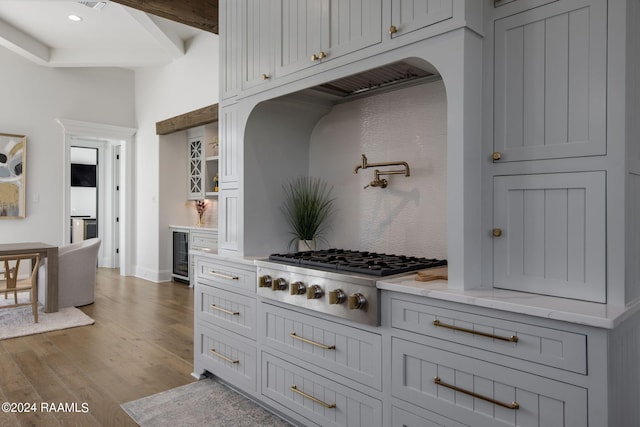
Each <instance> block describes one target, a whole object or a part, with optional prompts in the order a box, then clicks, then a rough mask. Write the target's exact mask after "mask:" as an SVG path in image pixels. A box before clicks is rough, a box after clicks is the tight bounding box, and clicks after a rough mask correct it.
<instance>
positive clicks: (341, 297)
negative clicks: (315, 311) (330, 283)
mask: <svg viewBox="0 0 640 427" xmlns="http://www.w3.org/2000/svg"><path fill="white" fill-rule="evenodd" d="M346 300H347V294H345V293H344V291H343V290H342V289H334V290H332V291H331V292H329V304H342V303H343V302H345V301H346Z"/></svg>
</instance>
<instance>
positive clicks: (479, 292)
mask: <svg viewBox="0 0 640 427" xmlns="http://www.w3.org/2000/svg"><path fill="white" fill-rule="evenodd" d="M414 276H415V275H414V274H410V275H407V276H402V277H397V278H393V279H388V280H385V279H382V280H379V281H378V282H377V287H378V289H382V290H387V291H395V292H401V293H405V294H410V295H417V296H422V297H427V298H433V299H437V300H442V301H451V302H457V303H462V304H468V305H473V306H477V307H485V308H492V309H496V310H503V311H508V312H513V313H520V314H526V315H530V316H536V317H544V318H548V319H554V320H560V321H564V322H570V323H576V324H581V325H587V326H593V327H596V328H605V329H613V328H615V327H616V326H618V325H619V324H620V323H622V322H623V321H624V319H626V318H627V317H629V316H631V315H632V314H633V313H635V312H636V311H638V310H639V309H640V301H637V302H635V303H634V304H630V305H628V306H620V305H611V304H599V303H593V302H586V301H578V300H572V299H567V298H557V297H551V296H545V295H537V294H531V293H527V292H515V291H509V290H503V289H473V290H457V289H449V288H448V282H447V281H446V280H434V281H432V282H419V281H416V280H414Z"/></svg>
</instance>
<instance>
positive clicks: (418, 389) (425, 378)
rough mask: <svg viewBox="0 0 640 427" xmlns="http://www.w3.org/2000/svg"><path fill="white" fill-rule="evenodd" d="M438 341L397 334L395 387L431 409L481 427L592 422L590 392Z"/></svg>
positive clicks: (397, 393)
mask: <svg viewBox="0 0 640 427" xmlns="http://www.w3.org/2000/svg"><path fill="white" fill-rule="evenodd" d="M425 341H426V342H427V343H429V344H432V345H433V346H427V345H422V344H417V343H414V342H410V341H406V340H402V339H398V338H393V339H392V341H391V353H392V355H391V392H392V395H393V396H394V397H397V398H399V399H402V400H404V401H407V402H409V403H412V404H414V405H416V406H419V407H421V408H424V409H426V410H428V411H432V412H436V413H438V414H441V415H443V416H445V417H450V418H452V419H455V420H457V421H460V422H462V423H464V424H469V425H473V426H477V427H483V426H484V427H496V426H522V425H539V426H566V427H569V426H571V427H581V426H586V425H588V423H587V413H588V410H587V391H586V390H585V389H583V388H580V387H576V386H573V385H570V384H566V383H562V382H559V381H554V380H551V379H548V378H543V377H540V376H537V375H533V374H529V373H526V372H522V371H518V370H515V369H511V368H508V367H505V366H499V365H494V364H492V363H488V362H484V361H480V360H477V359H473V358H470V357H467V356H463V355H460V354H456V353H452V352H447V351H443V350H440V349H439V348H438V344H439V343H438V341H439V340H435V339H427V340H425Z"/></svg>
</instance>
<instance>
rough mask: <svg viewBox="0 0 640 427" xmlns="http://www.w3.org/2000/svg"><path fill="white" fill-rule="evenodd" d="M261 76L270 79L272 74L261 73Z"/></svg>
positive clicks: (263, 78)
mask: <svg viewBox="0 0 640 427" xmlns="http://www.w3.org/2000/svg"><path fill="white" fill-rule="evenodd" d="M260 78H261V79H262V80H269V79H270V78H271V76H270V75H269V74H261V75H260Z"/></svg>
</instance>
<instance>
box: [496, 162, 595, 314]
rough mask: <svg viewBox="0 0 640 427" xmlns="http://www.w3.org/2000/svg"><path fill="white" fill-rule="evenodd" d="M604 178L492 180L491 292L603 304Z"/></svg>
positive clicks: (547, 176) (570, 175)
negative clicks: (517, 292)
mask: <svg viewBox="0 0 640 427" xmlns="http://www.w3.org/2000/svg"><path fill="white" fill-rule="evenodd" d="M605 186H606V174H605V172H603V171H597V172H573V173H547V174H532V175H507V176H496V177H495V178H494V194H493V197H494V207H493V212H494V227H495V228H494V238H493V253H494V258H493V274H494V278H493V286H494V288H502V289H512V290H516V291H525V292H531V293H536V294H544V295H553V296H559V297H565V298H576V299H581V300H585V301H594V302H602V303H603V302H606V290H607V288H606V283H607V279H606V276H605V274H606V212H605V207H606V187H605Z"/></svg>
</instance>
